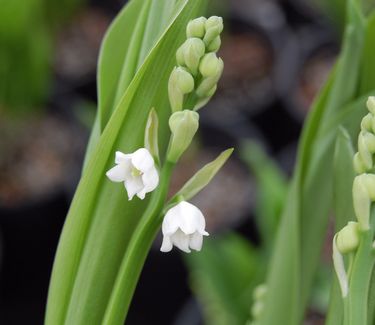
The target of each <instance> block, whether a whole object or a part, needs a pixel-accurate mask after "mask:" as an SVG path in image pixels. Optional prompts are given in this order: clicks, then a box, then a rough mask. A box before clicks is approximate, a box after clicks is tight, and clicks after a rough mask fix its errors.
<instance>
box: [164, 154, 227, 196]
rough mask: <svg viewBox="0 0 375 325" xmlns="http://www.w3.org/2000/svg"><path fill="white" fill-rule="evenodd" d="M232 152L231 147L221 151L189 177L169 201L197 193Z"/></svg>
mask: <svg viewBox="0 0 375 325" xmlns="http://www.w3.org/2000/svg"><path fill="white" fill-rule="evenodd" d="M232 152H233V148H231V149H227V150H225V151H223V152H222V153H221V154H220V155H219V156H218V157H217V158H216V159H215V160H214V161H211V162H210V163H208V164H207V165H205V166H204V167H202V169H200V170H199V171H198V172H197V173H196V174H195V175H194V176H193V177H192V178H190V179H189V180H188V181H187V182H186V184H185V185H184V186H183V187H182V188H181V189H180V190H179V191H178V192H177V193H176V194H175V196H174V197H173V198H172V199H171V201H172V202H173V201H174V200H175V199H176V198H178V197H183V198H184V200H190V199H191V198H192V197H194V196H195V195H196V194H197V193H199V192H200V191H201V190H202V189H203V188H204V187H206V186H207V185H208V183H209V182H210V181H211V180H212V178H213V177H214V176H215V175H216V173H217V172H218V171H219V170H220V168H221V167H222V166H223V165H224V164H225V162H226V161H227V160H228V158H229V157H230V155H231V154H232Z"/></svg>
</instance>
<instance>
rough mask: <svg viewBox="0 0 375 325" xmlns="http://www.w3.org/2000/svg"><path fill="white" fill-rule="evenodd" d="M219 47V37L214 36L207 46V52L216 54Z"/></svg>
mask: <svg viewBox="0 0 375 325" xmlns="http://www.w3.org/2000/svg"><path fill="white" fill-rule="evenodd" d="M220 46H221V38H220V36H219V35H218V36H216V37H215V38H214V39H213V40H212V41H211V43H210V44H208V45H207V52H217V51H218V50H219V48H220Z"/></svg>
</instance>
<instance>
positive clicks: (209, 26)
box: [203, 16, 224, 45]
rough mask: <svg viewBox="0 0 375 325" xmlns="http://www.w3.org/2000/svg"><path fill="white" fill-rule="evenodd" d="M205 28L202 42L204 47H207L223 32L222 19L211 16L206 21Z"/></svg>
mask: <svg viewBox="0 0 375 325" xmlns="http://www.w3.org/2000/svg"><path fill="white" fill-rule="evenodd" d="M205 27H206V34H205V35H204V38H203V41H204V43H205V44H206V45H209V44H210V43H211V42H212V41H213V40H214V39H215V38H216V37H217V36H218V35H220V33H221V32H222V31H223V28H224V25H223V18H221V17H217V16H211V17H210V18H208V19H207V21H206V24H205Z"/></svg>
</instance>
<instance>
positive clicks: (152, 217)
mask: <svg viewBox="0 0 375 325" xmlns="http://www.w3.org/2000/svg"><path fill="white" fill-rule="evenodd" d="M173 167H174V164H173V163H171V162H168V161H167V162H166V163H165V165H164V167H163V170H162V173H161V175H160V180H161V184H160V185H159V187H158V189H157V190H156V191H155V192H154V195H153V196H152V198H151V201H150V203H149V205H148V207H147V210H146V211H145V213H144V214H143V216H142V219H141V221H140V223H139V225H138V226H137V228H136V230H135V232H134V234H133V236H132V238H131V240H130V243H129V246H128V249H127V251H126V253H125V255H124V258H123V260H122V262H121V266H120V269H119V272H118V274H117V278H116V282H115V284H114V287H113V289H112V293H111V297H110V300H109V302H108V305H107V308H106V312H105V314H104V318H103V322H102V324H103V325H104V324H107V325H117V324H118V325H122V324H124V321H125V318H126V315H127V313H128V310H129V306H130V303H131V299H132V297H133V294H134V290H135V288H136V285H137V282H138V279H139V276H140V273H141V271H142V267H143V265H144V262H145V260H146V257H147V254H148V252H149V250H150V247H151V245H152V242H153V240H154V238H155V236H156V234H157V232H158V230H159V228H160V223H161V220H160V218H158V216H159V215H160V212H161V210H162V209H163V206H164V203H165V199H166V196H167V192H168V187H169V180H170V177H171V173H172V170H173Z"/></svg>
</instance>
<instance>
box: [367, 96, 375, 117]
mask: <svg viewBox="0 0 375 325" xmlns="http://www.w3.org/2000/svg"><path fill="white" fill-rule="evenodd" d="M367 108H368V110H369V111H370V113H371V114H373V115H375V97H374V96H370V97H369V98H368V99H367Z"/></svg>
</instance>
